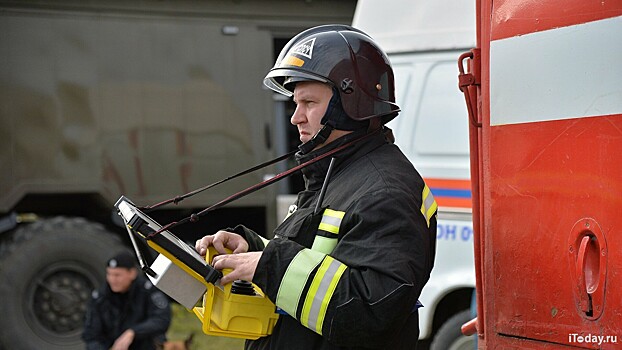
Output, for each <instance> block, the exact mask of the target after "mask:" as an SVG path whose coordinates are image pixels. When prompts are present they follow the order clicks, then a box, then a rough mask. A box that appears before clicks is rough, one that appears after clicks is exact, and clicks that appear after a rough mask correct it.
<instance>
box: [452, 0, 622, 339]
mask: <svg viewBox="0 0 622 350" xmlns="http://www.w3.org/2000/svg"><path fill="white" fill-rule="evenodd" d="M476 11H477V33H478V43H477V47H476V48H475V49H473V50H472V51H470V52H468V53H466V54H464V55H463V56H462V57H461V58H460V62H459V66H460V69H461V71H462V70H464V72H463V74H461V75H460V86H461V89H462V90H463V91H464V92H465V96H466V101H467V105H468V108H469V111H470V136H471V138H470V142H471V179H472V190H473V220H474V242H475V269H476V290H477V311H478V317H477V319H476V321H474V322H472V323H470V324H467V325H465V326H463V332H466V333H468V332H469V330H471V331H477V334H478V345H479V348H480V349H568V348H587V349H621V348H622V285H621V284H620V275H621V273H622V258H621V257H620V252H622V1H620V0H613V1H610V0H598V1H592V0H546V1H521V0H495V1H492V0H488V1H485V0H477V10H476ZM463 67H464V69H463Z"/></svg>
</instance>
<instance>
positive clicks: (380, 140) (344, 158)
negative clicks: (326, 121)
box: [296, 128, 390, 191]
mask: <svg viewBox="0 0 622 350" xmlns="http://www.w3.org/2000/svg"><path fill="white" fill-rule="evenodd" d="M385 129H386V130H387V131H390V129H388V128H385ZM366 133H367V130H359V131H354V132H352V133H350V134H347V135H344V136H342V137H340V138H338V139H336V140H335V141H333V142H331V143H329V144H328V145H325V146H324V147H321V148H318V149H316V150H314V151H312V152H309V153H307V154H301V153H300V152H299V153H296V161H297V162H298V164H302V163H304V162H306V161H309V160H311V159H313V158H315V157H317V156H319V155H321V154H324V153H326V152H328V151H330V150H333V149H335V148H337V147H339V146H341V145H343V144H345V143H347V142H350V141H352V140H353V139H356V138H358V137H361V136H363V135H365V134H366ZM388 142H389V141H388V140H387V137H386V132H385V131H384V130H383V132H381V133H378V134H377V135H374V136H372V137H371V138H369V139H367V140H365V141H361V142H358V143H356V144H354V145H352V146H350V147H348V148H346V149H343V150H341V151H339V152H337V153H335V154H334V155H333V157H335V158H337V160H336V163H335V168H334V170H333V173H332V174H333V175H332V176H331V177H334V176H336V175H337V174H338V173H339V171H340V170H341V169H344V168H345V167H347V166H348V165H349V164H351V163H352V162H354V161H356V160H357V159H359V158H360V157H362V156H363V155H365V154H367V153H369V152H370V151H371V150H373V149H375V148H377V147H379V146H381V145H383V144H385V143H388ZM330 159H331V157H326V158H324V159H322V160H320V161H318V162H316V163H313V164H311V165H309V166H307V167H306V168H303V169H302V174H303V176H304V180H305V188H306V189H307V190H309V191H317V190H319V189H320V188H321V187H322V183H323V182H324V177H325V176H326V172H327V171H328V165H329V164H330Z"/></svg>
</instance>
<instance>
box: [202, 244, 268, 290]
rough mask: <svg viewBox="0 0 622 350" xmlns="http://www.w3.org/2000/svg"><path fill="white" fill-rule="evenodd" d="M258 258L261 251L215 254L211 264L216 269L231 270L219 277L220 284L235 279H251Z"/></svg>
mask: <svg viewBox="0 0 622 350" xmlns="http://www.w3.org/2000/svg"><path fill="white" fill-rule="evenodd" d="M260 258H261V252H250V253H240V254H223V255H216V256H215V257H214V259H213V260H212V265H213V266H214V268H215V269H216V270H223V269H231V270H232V271H231V272H229V273H228V274H226V275H225V276H223V278H221V279H220V283H221V284H227V283H231V282H233V281H235V280H245V281H252V280H253V276H254V275H255V269H257V263H259V259H260Z"/></svg>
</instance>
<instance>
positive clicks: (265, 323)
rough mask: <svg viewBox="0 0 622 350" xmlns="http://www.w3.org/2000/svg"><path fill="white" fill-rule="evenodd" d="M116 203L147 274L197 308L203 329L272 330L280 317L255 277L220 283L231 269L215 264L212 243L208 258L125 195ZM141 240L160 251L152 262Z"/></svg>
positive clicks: (237, 334) (247, 335) (223, 332)
mask: <svg viewBox="0 0 622 350" xmlns="http://www.w3.org/2000/svg"><path fill="white" fill-rule="evenodd" d="M115 207H116V208H117V210H118V213H119V215H120V216H121V218H122V219H123V221H124V222H125V225H126V227H127V231H128V234H129V236H130V240H131V241H132V244H133V245H134V248H135V250H136V253H137V255H138V258H139V262H140V264H141V268H142V269H143V271H145V273H146V275H147V277H148V278H149V279H150V280H151V282H152V283H153V284H154V285H155V286H156V287H157V288H158V289H160V290H161V291H163V292H164V293H166V294H167V295H168V296H170V297H171V298H173V299H174V300H175V301H177V302H179V303H180V304H182V305H183V306H185V307H186V308H187V309H189V310H192V311H193V312H194V314H195V315H196V316H197V317H198V318H199V320H200V321H201V323H202V324H203V327H202V329H203V332H204V333H206V334H210V335H216V336H225V337H232V338H244V339H257V338H259V337H263V336H266V335H269V334H271V332H272V329H273V328H274V325H275V324H276V322H277V320H278V317H279V315H278V314H277V313H276V306H275V305H274V304H273V303H272V302H271V301H270V300H269V299H268V298H267V297H266V296H265V294H264V293H263V291H261V289H259V287H257V286H256V285H254V284H252V283H251V282H248V281H241V280H238V281H235V282H233V283H229V284H227V285H224V286H223V285H221V284H220V283H219V281H220V278H221V277H222V276H223V273H224V274H227V273H228V272H229V271H228V270H224V271H223V272H220V271H218V270H216V269H214V268H213V267H212V266H211V265H210V264H211V262H212V259H213V258H214V256H216V255H217V254H218V252H217V251H216V250H215V249H214V248H213V247H210V249H209V250H208V254H207V255H206V256H205V258H203V257H202V256H200V255H199V254H198V253H197V252H196V250H195V249H194V247H191V246H189V245H188V244H187V243H185V242H184V241H182V240H181V239H179V238H178V237H177V236H175V235H174V234H173V233H171V232H170V231H167V230H163V231H161V232H159V231H160V230H161V228H162V226H161V225H160V224H158V223H157V222H156V221H154V220H153V219H151V218H150V217H149V216H147V215H146V214H144V213H143V212H142V211H141V210H140V209H138V208H137V207H136V206H135V205H134V204H133V203H132V202H131V201H130V200H129V199H127V198H126V197H125V196H121V198H119V200H118V201H117V203H116V204H115ZM154 233H156V234H154ZM137 241H141V242H143V243H145V244H146V245H148V246H149V247H151V248H152V249H154V250H155V251H156V252H158V253H159V255H158V256H157V257H156V259H155V260H154V262H153V263H152V264H151V266H148V265H147V264H146V262H145V261H144V259H143V258H142V254H141V253H140V249H139V246H138V243H137ZM229 253H230V251H229ZM201 299H202V301H200V300H201ZM199 301H200V302H199Z"/></svg>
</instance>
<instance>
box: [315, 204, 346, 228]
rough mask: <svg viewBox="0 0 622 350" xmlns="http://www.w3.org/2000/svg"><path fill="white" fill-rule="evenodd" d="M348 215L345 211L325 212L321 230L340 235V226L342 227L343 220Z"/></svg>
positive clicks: (327, 210) (330, 210)
mask: <svg viewBox="0 0 622 350" xmlns="http://www.w3.org/2000/svg"><path fill="white" fill-rule="evenodd" d="M345 214H346V213H345V212H344V211H337V210H332V209H326V210H324V214H323V215H322V222H320V226H319V227H318V228H319V229H320V230H324V231H327V232H331V233H334V234H338V233H339V226H340V225H341V219H343V216H344V215H345Z"/></svg>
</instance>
